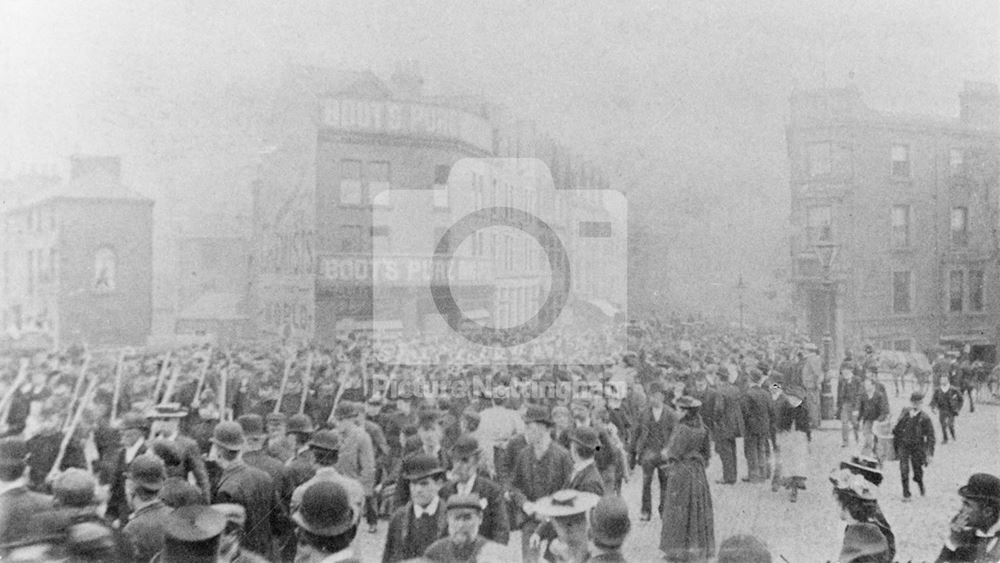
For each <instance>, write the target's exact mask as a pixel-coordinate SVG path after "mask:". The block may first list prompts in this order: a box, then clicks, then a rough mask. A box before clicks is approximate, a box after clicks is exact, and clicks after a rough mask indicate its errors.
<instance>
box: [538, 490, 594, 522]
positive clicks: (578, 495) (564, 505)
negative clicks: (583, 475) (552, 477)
mask: <svg viewBox="0 0 1000 563" xmlns="http://www.w3.org/2000/svg"><path fill="white" fill-rule="evenodd" d="M600 499H601V497H599V496H597V495H595V494H594V493H587V492H583V491H577V490H574V489H563V490H561V491H557V492H555V493H552V494H551V495H549V496H547V497H542V498H540V499H538V500H537V501H536V502H535V512H537V513H538V514H539V515H541V516H547V517H549V518H558V517H560V516H573V515H574V514H585V513H586V512H587V511H588V510H590V509H591V508H594V506H596V505H597V502H598V501H599V500H600Z"/></svg>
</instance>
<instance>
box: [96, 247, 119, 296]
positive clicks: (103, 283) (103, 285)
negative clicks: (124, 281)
mask: <svg viewBox="0 0 1000 563" xmlns="http://www.w3.org/2000/svg"><path fill="white" fill-rule="evenodd" d="M116 266H117V258H116V257H115V253H114V251H113V250H111V249H110V248H106V247H105V248H101V249H100V250H98V251H97V253H96V254H95V255H94V289H95V290H96V291H114V289H115V281H116V280H115V273H116Z"/></svg>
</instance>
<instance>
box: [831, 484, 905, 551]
mask: <svg viewBox="0 0 1000 563" xmlns="http://www.w3.org/2000/svg"><path fill="white" fill-rule="evenodd" d="M830 482H831V483H833V497H834V499H836V501H837V505H838V506H839V507H840V519H841V520H843V521H844V522H847V527H846V528H845V529H844V543H843V545H842V547H841V549H840V556H839V558H838V559H837V561H839V562H840V563H891V562H892V559H893V552H892V550H891V549H890V547H889V541H888V539H887V538H886V536H885V534H884V533H883V532H882V529H881V528H879V526H878V525H877V524H875V523H873V522H872V519H873V517H874V514H875V511H876V510H877V507H878V504H877V501H876V498H877V496H876V495H877V491H878V486H876V485H875V484H874V483H872V482H871V481H869V480H867V479H865V478H864V477H863V476H862V475H859V474H857V473H853V472H851V471H850V470H848V469H836V470H834V471H833V472H832V473H831V474H830Z"/></svg>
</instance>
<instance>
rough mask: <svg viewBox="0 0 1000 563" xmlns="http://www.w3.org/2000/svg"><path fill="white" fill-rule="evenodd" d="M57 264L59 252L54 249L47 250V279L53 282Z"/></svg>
mask: <svg viewBox="0 0 1000 563" xmlns="http://www.w3.org/2000/svg"><path fill="white" fill-rule="evenodd" d="M58 264H59V251H58V250H56V249H55V248H50V249H49V279H51V280H55V279H56V274H57V266H58Z"/></svg>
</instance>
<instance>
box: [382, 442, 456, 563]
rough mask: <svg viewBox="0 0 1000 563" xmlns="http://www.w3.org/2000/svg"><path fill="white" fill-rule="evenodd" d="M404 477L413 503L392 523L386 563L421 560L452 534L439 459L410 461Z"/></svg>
mask: <svg viewBox="0 0 1000 563" xmlns="http://www.w3.org/2000/svg"><path fill="white" fill-rule="evenodd" d="M402 477H403V479H404V480H405V482H406V485H407V487H408V488H409V490H410V501H409V502H407V503H406V504H404V505H403V506H402V507H400V508H399V509H397V510H396V512H395V513H394V514H393V515H392V518H391V519H390V520H389V531H388V533H387V534H386V538H385V549H384V550H383V551H382V563H392V562H395V561H405V560H407V559H413V558H416V557H421V556H422V555H423V554H424V551H426V550H427V548H428V547H430V545H431V544H432V543H434V542H435V541H437V540H438V539H440V538H443V537H445V535H446V534H447V533H448V521H447V515H446V511H445V508H444V506H443V504H444V501H442V500H441V497H440V496H439V492H440V491H441V486H442V485H443V484H444V479H445V469H444V468H443V467H441V465H440V464H439V463H438V461H437V459H435V458H434V457H432V456H429V455H424V454H415V455H412V456H410V457H408V458H406V459H405V460H404V461H403V467H402Z"/></svg>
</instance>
